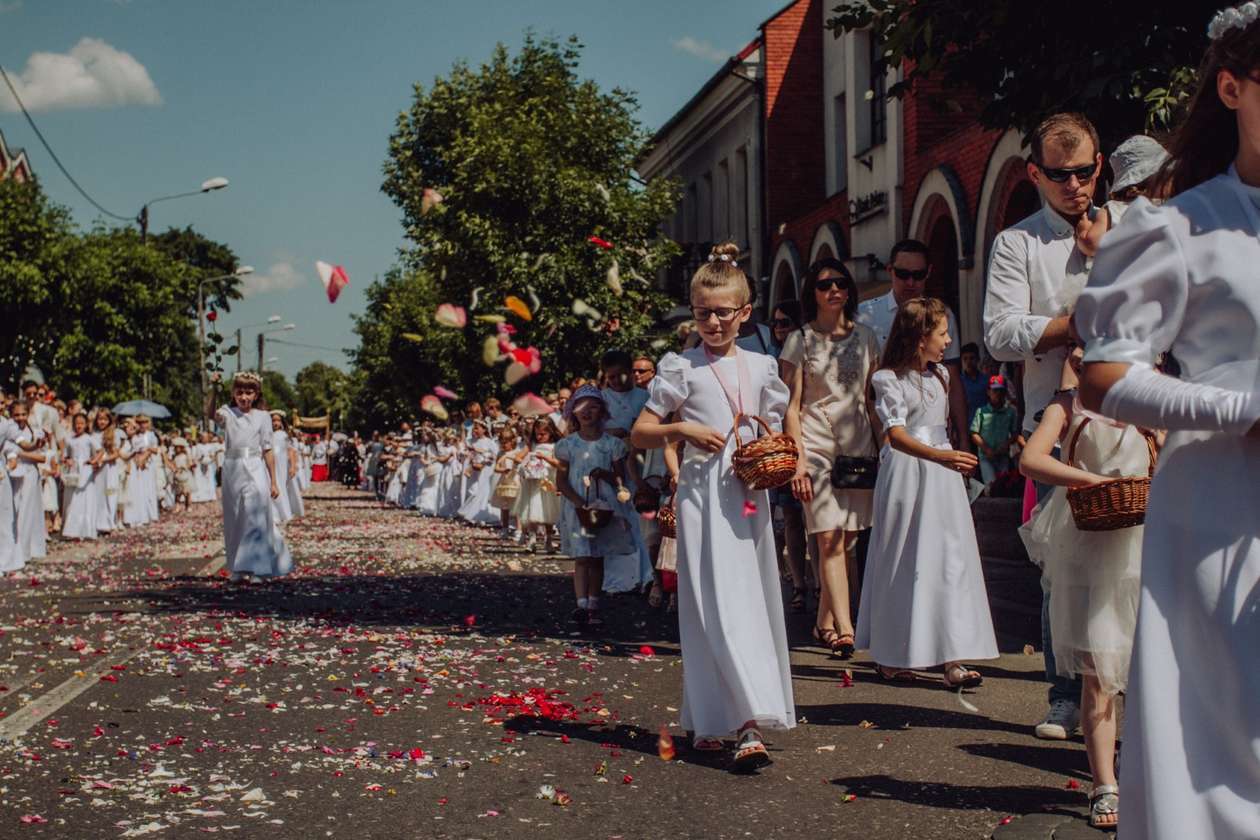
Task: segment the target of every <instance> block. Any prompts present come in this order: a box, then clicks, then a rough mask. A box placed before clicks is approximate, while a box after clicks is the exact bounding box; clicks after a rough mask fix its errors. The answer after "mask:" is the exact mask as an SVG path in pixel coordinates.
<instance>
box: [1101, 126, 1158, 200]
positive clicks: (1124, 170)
mask: <svg viewBox="0 0 1260 840" xmlns="http://www.w3.org/2000/svg"><path fill="white" fill-rule="evenodd" d="M1166 160H1168V152H1167V151H1166V150H1165V149H1164V147H1163V146H1161V145H1159V143H1158V142H1156V141H1155V140H1153V139H1151V138H1150V137H1147V136H1146V135H1145V134H1138V135H1135V136H1133V137H1130V138H1129V139H1128V140H1125V141H1124V142H1123V143H1121V144H1120V145H1119V146H1117V147H1116V150H1115V151H1114V152H1112V153H1111V171H1112V172H1114V173H1115V174H1116V182H1115V183H1114V184H1112V185H1111V191H1112V192H1113V193H1115V192H1120V191H1121V190H1123V189H1126V188H1128V187H1135V186H1137V185H1138V184H1140V183H1142V182H1143V181H1145V180H1146V179H1147V178H1149V177H1151V176H1152V175H1154V174H1155V173H1156V172H1158V171H1159V168H1160V167H1161V166H1163V165H1164V161H1166Z"/></svg>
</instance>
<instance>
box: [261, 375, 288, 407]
mask: <svg viewBox="0 0 1260 840" xmlns="http://www.w3.org/2000/svg"><path fill="white" fill-rule="evenodd" d="M262 395H263V400H265V401H266V403H267V408H268V409H278V410H280V411H283V412H285V413H286V414H288V415H292V414H293V412H294V411H296V410H297V393H296V392H295V391H294V390H293V386H292V385H291V384H289V380H288V379H286V378H285V376H284V374H283V373H281V372H280V371H278V370H264V371H263V374H262Z"/></svg>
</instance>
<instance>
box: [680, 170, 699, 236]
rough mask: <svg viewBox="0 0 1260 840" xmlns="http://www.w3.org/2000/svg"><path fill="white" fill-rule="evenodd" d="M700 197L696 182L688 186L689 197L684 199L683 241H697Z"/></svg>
mask: <svg viewBox="0 0 1260 840" xmlns="http://www.w3.org/2000/svg"><path fill="white" fill-rule="evenodd" d="M699 212H700V197H699V195H698V191H697V189H696V185H695V184H689V185H688V186H687V197H686V198H685V199H683V231H682V234H683V242H687V243H691V242H695V241H696V237H697V233H698V228H699V226H700V225H699Z"/></svg>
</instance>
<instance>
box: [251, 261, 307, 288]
mask: <svg viewBox="0 0 1260 840" xmlns="http://www.w3.org/2000/svg"><path fill="white" fill-rule="evenodd" d="M307 279H308V278H307V276H306V275H305V274H303V273H302V272H300V271H298V270H297V269H296V268H295V267H294V266H293V263H292V262H290V261H289V260H281V261H280V262H274V263H272V264H271V268H268V269H267V270H266V271H261V272H255V273H253V274H246V275H245V276H244V277H242V278H241V294H242V295H244V296H245V297H249V296H251V295H261V294H266V293H267V292H283V291H287V290H289V289H296V288H297V287H298V286H303V285H305V284H306V282H307Z"/></svg>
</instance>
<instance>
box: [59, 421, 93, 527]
mask: <svg viewBox="0 0 1260 840" xmlns="http://www.w3.org/2000/svg"><path fill="white" fill-rule="evenodd" d="M96 451H97V446H96V442H95V441H93V440H92V435H90V434H87V433H84V434H81V435H75V436H74V437H69V438H66V457H67V458H68V459H69V460H70V461H72V462H73V466H72V467H70V469H68V470H66V472H65V473H64V474H63V477H62V483H63V485H64V486H65V506H64V510H63V512H62V517H61V523H62V524H61V536H63V537H67V538H69V539H81V540H94V539H96V502H97V492H96V487H95V484H94V482H93V477H94V474H95V473H97V472H98V470H97V469H96V468H95V467H93V466H92V465H91V464H89V463H88V461H89V460H90V459H91V458H92V457H93V456H94V455H96ZM101 501H104V497H103V496H102V498H101Z"/></svg>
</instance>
